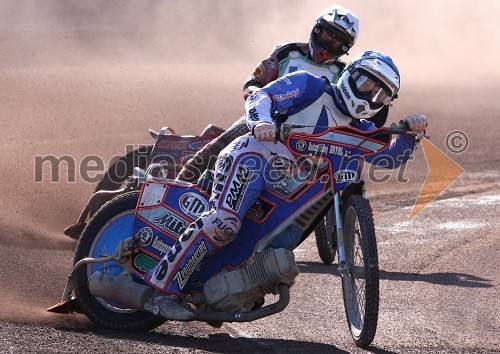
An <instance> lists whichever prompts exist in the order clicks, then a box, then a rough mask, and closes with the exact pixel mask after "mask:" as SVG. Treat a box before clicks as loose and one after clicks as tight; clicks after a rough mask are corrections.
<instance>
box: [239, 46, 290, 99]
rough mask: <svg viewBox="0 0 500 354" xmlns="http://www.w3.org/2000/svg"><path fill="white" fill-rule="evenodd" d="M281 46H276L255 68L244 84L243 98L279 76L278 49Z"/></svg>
mask: <svg viewBox="0 0 500 354" xmlns="http://www.w3.org/2000/svg"><path fill="white" fill-rule="evenodd" d="M280 48H281V45H280V44H278V45H277V46H275V47H274V48H273V51H272V52H271V54H269V56H268V57H267V58H266V59H264V60H262V61H261V62H260V63H259V64H258V65H257V66H256V67H255V69H253V71H252V73H251V74H250V76H249V77H248V78H247V80H246V81H245V84H244V85H243V98H244V99H245V100H246V99H247V98H248V96H250V95H251V94H252V93H254V92H255V91H256V90H257V89H259V88H262V87H264V86H266V85H267V84H268V83H270V82H271V81H274V80H276V79H277V78H278V75H279V66H278V51H279V49H280Z"/></svg>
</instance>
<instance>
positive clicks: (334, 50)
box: [309, 5, 359, 64]
mask: <svg viewBox="0 0 500 354" xmlns="http://www.w3.org/2000/svg"><path fill="white" fill-rule="evenodd" d="M358 31H359V19H358V17H357V16H356V15H354V14H353V13H352V12H350V11H349V10H347V9H345V8H343V7H341V6H338V5H334V6H332V7H330V8H328V9H325V10H323V11H322V12H321V13H320V14H319V15H318V18H317V19H316V22H315V23H314V25H313V27H312V29H311V35H310V38H309V53H310V55H311V58H312V59H313V60H314V61H315V62H316V63H318V64H320V63H322V64H330V63H333V62H335V61H336V60H337V59H338V58H339V57H341V56H342V55H344V54H346V53H347V52H348V51H349V49H350V48H351V47H352V46H353V45H354V43H355V42H356V39H357V38H358Z"/></svg>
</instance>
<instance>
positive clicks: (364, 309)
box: [342, 195, 379, 347]
mask: <svg viewBox="0 0 500 354" xmlns="http://www.w3.org/2000/svg"><path fill="white" fill-rule="evenodd" d="M342 211H343V213H342V214H343V221H344V239H345V252H346V262H345V265H344V269H345V270H346V271H345V272H344V273H343V274H342V291H343V294H344V306H345V312H346V316H347V323H348V326H349V331H350V332H351V335H352V338H353V339H354V342H355V343H356V345H357V346H359V347H367V346H369V345H370V344H371V342H372V341H373V338H374V337H375V332H376V330H377V321H378V308H379V267H378V254H377V241H376V238H375V226H374V222H373V215H372V209H371V207H370V204H369V202H368V200H366V199H365V198H364V197H362V196H361V195H352V196H350V197H349V198H348V199H347V202H346V203H345V204H344V205H343V208H342Z"/></svg>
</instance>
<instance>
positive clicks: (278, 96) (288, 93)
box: [274, 88, 300, 101]
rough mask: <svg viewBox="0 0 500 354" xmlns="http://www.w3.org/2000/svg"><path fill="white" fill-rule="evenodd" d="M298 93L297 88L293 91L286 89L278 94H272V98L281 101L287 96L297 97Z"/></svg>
mask: <svg viewBox="0 0 500 354" xmlns="http://www.w3.org/2000/svg"><path fill="white" fill-rule="evenodd" d="M299 93H300V91H299V89H298V88H297V89H295V90H293V91H288V92H287V93H281V94H279V95H274V100H275V101H283V100H286V99H288V98H293V97H297V96H298V95H299Z"/></svg>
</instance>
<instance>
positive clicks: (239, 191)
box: [225, 165, 253, 211]
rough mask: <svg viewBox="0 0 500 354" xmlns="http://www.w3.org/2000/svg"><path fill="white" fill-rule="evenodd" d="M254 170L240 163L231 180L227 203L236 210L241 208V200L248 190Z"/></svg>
mask: <svg viewBox="0 0 500 354" xmlns="http://www.w3.org/2000/svg"><path fill="white" fill-rule="evenodd" d="M252 176H253V171H252V170H251V169H249V168H248V167H245V166H242V165H238V167H237V168H236V173H235V174H234V176H233V179H232V180H231V185H230V187H229V191H228V193H227V196H226V200H225V204H226V205H228V206H229V208H231V209H232V210H234V211H238V210H240V205H241V201H242V200H243V197H244V195H245V193H246V191H247V188H248V185H249V183H250V180H251V178H252Z"/></svg>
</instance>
